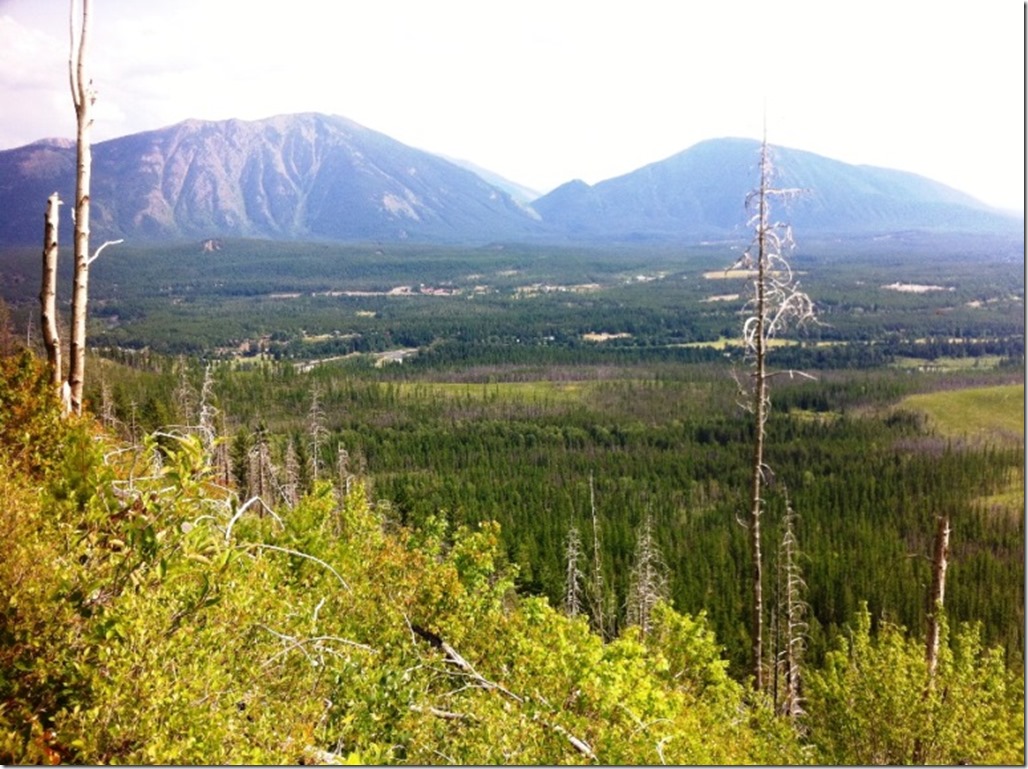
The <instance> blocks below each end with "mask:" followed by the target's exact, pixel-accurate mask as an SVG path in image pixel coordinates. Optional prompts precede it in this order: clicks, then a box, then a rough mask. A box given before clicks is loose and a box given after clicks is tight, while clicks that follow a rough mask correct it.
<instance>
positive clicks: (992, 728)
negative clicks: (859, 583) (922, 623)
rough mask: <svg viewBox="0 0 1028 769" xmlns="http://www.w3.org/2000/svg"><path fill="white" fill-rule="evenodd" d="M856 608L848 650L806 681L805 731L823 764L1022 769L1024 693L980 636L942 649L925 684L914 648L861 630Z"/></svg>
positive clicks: (890, 633)
mask: <svg viewBox="0 0 1028 769" xmlns="http://www.w3.org/2000/svg"><path fill="white" fill-rule="evenodd" d="M871 624H872V623H871V615H870V613H869V612H868V611H867V608H866V607H865V608H864V610H863V611H862V612H861V613H860V614H859V615H858V616H857V621H856V625H855V627H854V628H853V629H852V633H851V636H850V638H849V640H848V641H846V640H841V641H840V643H839V647H838V649H837V650H835V651H833V652H831V653H829V655H828V657H827V659H826V661H825V667H824V668H823V669H822V670H814V671H810V672H809V673H808V674H807V679H806V681H807V689H806V694H807V712H808V714H809V715H808V717H807V719H806V726H807V728H808V729H809V736H810V739H811V741H812V742H813V743H814V744H815V745H816V746H817V748H818V750H819V755H820V757H821V759H822V760H823V761H824V762H825V763H829V764H908V763H928V764H956V763H970V764H1015V765H1016V764H1023V763H1024V686H1023V679H1022V678H1021V677H1020V676H1017V675H1014V674H1013V673H1012V672H1008V671H1007V669H1006V668H1005V666H1004V663H1003V657H1002V653H1001V652H1000V651H999V650H997V649H988V650H987V649H984V648H983V646H982V644H981V635H980V628H979V627H977V626H974V625H970V626H966V627H964V628H962V629H961V630H960V631H959V632H958V633H957V634H956V637H955V638H954V639H953V644H952V648H950V647H949V646H946V645H945V644H944V645H943V651H942V654H941V656H940V663H939V667H938V670H937V673H936V676H935V679H934V680H933V681H930V680H929V677H928V670H927V663H926V662H925V648H924V643H923V642H922V641H919V640H917V639H914V638H910V637H908V636H907V634H906V633H905V631H904V629H903V628H902V627H899V626H897V625H894V624H892V623H889V622H880V623H879V625H878V628H877V631H876V632H875V633H872V630H871Z"/></svg>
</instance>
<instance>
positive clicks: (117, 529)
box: [0, 346, 1024, 765]
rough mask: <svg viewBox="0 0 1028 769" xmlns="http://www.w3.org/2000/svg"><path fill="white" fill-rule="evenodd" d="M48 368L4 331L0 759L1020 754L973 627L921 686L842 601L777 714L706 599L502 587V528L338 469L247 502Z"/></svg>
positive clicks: (914, 652) (755, 758)
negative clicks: (561, 595)
mask: <svg viewBox="0 0 1028 769" xmlns="http://www.w3.org/2000/svg"><path fill="white" fill-rule="evenodd" d="M47 379H48V377H47V374H46V371H45V367H44V366H43V365H41V364H40V363H39V362H37V361H35V360H34V359H33V358H32V356H31V355H30V354H28V353H25V352H22V351H18V350H17V349H12V348H11V347H10V346H8V347H7V349H3V350H0V385H2V388H0V417H2V418H0V491H2V493H3V498H4V500H5V515H4V516H3V517H2V518H0V606H2V607H3V611H0V702H2V703H3V707H2V708H0V761H2V762H3V763H5V764H6V763H16V764H25V763H41V764H56V763H71V764H86V765H105V764H118V763H127V764H234V763H243V764H255V765H259V764H267V763H279V764H307V763H330V764H336V763H349V764H388V765H396V764H405V763H410V764H415V765H426V764H435V763H439V762H443V763H448V764H476V765H486V764H496V765H507V764H524V765H535V764H565V763H569V764H570V763H595V764H601V765H603V764H654V765H655V764H658V763H661V764H664V763H667V764H672V765H691V764H708V763H710V764H721V765H727V764H791V763H797V764H803V763H823V764H878V763H882V764H904V763H910V762H912V761H914V762H916V761H922V762H924V763H929V764H948V763H958V762H963V763H996V764H1015V765H1016V764H1019V763H1023V755H1024V742H1023V732H1024V720H1023V707H1022V706H1023V680H1022V678H1021V676H1020V675H1019V674H1017V673H1016V672H1015V671H1014V670H1012V669H1010V670H1008V668H1007V667H1006V665H1005V664H1004V661H1003V658H1002V653H998V652H996V651H989V650H986V649H984V648H983V647H982V644H981V639H980V636H979V633H978V629H977V628H976V626H968V627H958V628H954V629H953V631H952V634H951V636H950V637H949V638H948V639H947V647H946V650H945V652H944V653H943V655H942V658H941V660H940V664H939V667H938V669H937V671H936V672H935V686H930V687H928V688H927V689H926V687H925V681H926V671H925V662H924V646H923V643H922V642H921V641H920V640H919V639H917V638H915V637H907V636H906V634H905V632H904V630H903V629H902V628H900V627H898V626H897V625H894V624H892V623H890V622H887V621H884V620H879V619H878V618H877V617H876V618H875V620H876V622H875V628H874V630H873V631H872V627H871V626H872V616H871V614H870V613H869V612H868V611H866V610H865V611H861V612H859V613H858V614H857V615H856V616H855V617H854V622H853V624H852V627H851V628H850V629H849V632H848V633H847V635H846V640H843V641H841V642H840V645H839V646H838V648H837V649H836V650H834V651H832V652H831V653H830V654H829V658H828V660H827V662H826V664H825V665H824V666H823V667H820V668H816V669H815V668H813V667H811V668H810V669H808V670H807V671H806V672H805V678H804V681H805V697H806V700H805V709H804V710H805V712H804V714H803V715H802V716H801V717H800V718H801V721H799V722H794V721H793V720H792V719H789V718H786V717H784V716H782V715H779V714H776V712H775V711H774V710H773V709H772V705H771V701H770V700H769V699H766V698H763V697H759V696H753V695H752V694H749V695H748V694H747V693H746V690H745V687H744V685H743V684H742V683H740V682H737V681H735V680H733V679H732V678H731V677H730V676H729V675H727V673H726V665H725V663H724V661H723V660H722V659H721V658H720V647H719V643H718V639H717V638H716V637H715V636H714V635H713V633H712V632H711V630H710V628H709V625H708V622H707V620H706V618H705V617H704V616H703V615H702V614H700V615H689V614H684V613H679V612H677V611H675V610H674V609H672V608H670V607H669V606H667V605H666V604H663V603H659V604H655V605H654V606H653V607H652V614H651V615H650V621H649V623H648V625H647V627H646V628H645V629H644V628H643V627H642V626H638V625H633V626H631V627H628V628H625V629H624V630H623V631H622V632H621V633H620V634H619V635H618V637H616V638H603V637H601V636H600V635H599V634H597V633H595V632H593V631H592V630H591V629H590V626H589V622H588V620H587V619H586V618H585V617H584V616H581V615H579V616H567V615H566V614H565V613H564V612H562V611H559V610H557V609H556V608H554V607H552V606H550V605H549V604H548V603H547V601H546V600H545V599H542V598H539V597H531V596H525V595H519V594H517V593H515V592H514V590H513V586H514V580H515V578H516V576H517V572H516V568H515V567H512V566H511V565H510V564H509V562H507V560H506V559H505V557H504V553H503V550H502V548H501V547H500V546H499V544H498V535H499V529H498V527H497V526H496V525H495V524H490V523H483V524H482V525H479V526H473V527H463V526H462V527H457V528H455V529H450V528H449V527H448V526H447V524H446V523H445V521H444V519H443V517H441V516H439V517H434V518H432V519H431V520H428V521H426V522H425V524H426V525H424V526H422V527H420V528H419V529H418V530H410V529H407V528H406V527H404V526H401V525H399V524H398V522H396V521H395V520H390V519H389V516H388V512H389V511H388V509H387V508H385V506H380V505H376V504H375V502H374V500H373V499H372V498H371V497H369V496H368V494H367V493H366V492H365V487H364V484H363V483H362V478H361V477H360V476H352V475H351V476H348V477H347V478H346V480H345V483H340V487H339V488H338V489H337V488H334V487H333V485H332V483H331V482H329V481H328V480H326V479H324V478H322V479H320V480H319V479H317V478H315V479H313V483H312V485H311V487H310V489H309V490H307V491H306V493H302V494H301V493H300V492H299V491H298V490H297V489H296V488H293V489H292V491H288V489H286V491H288V496H287V497H283V498H281V499H279V500H272V498H271V496H270V495H269V497H268V500H269V503H270V504H263V503H262V502H261V500H259V499H257V498H256V497H249V496H243V495H242V490H241V489H238V488H234V487H233V486H232V485H231V484H229V485H228V486H226V483H225V478H224V474H223V469H222V467H221V460H219V458H218V453H219V449H218V448H217V445H216V444H211V443H210V442H209V441H208V440H207V438H205V437H204V431H203V430H202V429H194V428H184V429H183V428H168V429H166V430H163V431H161V432H159V433H154V434H150V435H146V436H143V437H141V438H140V439H139V440H138V441H137V442H135V443H131V444H123V443H119V442H117V441H116V440H115V439H114V438H113V437H112V436H110V435H108V434H105V433H103V432H102V431H101V430H99V428H98V427H97V426H95V425H93V424H90V423H89V422H88V421H80V422H77V423H72V422H68V421H64V420H61V419H60V417H59V416H58V415H57V404H56V403H55V399H54V397H53V395H52V393H51V392H50V390H49V387H48V385H47ZM344 489H345V491H344ZM40 564H46V565H47V568H40ZM923 737H930V739H922V738H923Z"/></svg>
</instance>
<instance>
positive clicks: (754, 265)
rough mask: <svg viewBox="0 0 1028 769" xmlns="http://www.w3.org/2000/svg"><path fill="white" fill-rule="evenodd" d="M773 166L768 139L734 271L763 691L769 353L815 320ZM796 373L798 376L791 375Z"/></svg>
mask: <svg viewBox="0 0 1028 769" xmlns="http://www.w3.org/2000/svg"><path fill="white" fill-rule="evenodd" d="M773 170H774V169H773V166H772V162H771V153H770V149H769V147H768V144H767V138H766V137H765V138H764V140H763V141H762V142H761V146H760V186H759V187H758V188H757V189H755V190H754V191H753V192H751V193H750V194H749V195H748V196H747V199H746V207H747V209H749V210H751V211H752V212H753V213H752V216H751V218H750V220H749V226H750V227H751V228H752V230H753V239H752V241H751V242H750V246H749V247H748V248H747V249H746V251H745V252H744V253H743V255H742V257H741V258H740V259H739V260H738V261H737V262H736V264H735V265H734V266H733V269H744V270H746V271H747V272H749V273H751V274H752V276H753V292H752V294H751V296H750V298H749V300H748V301H747V303H746V307H745V311H746V312H747V313H748V316H747V318H746V320H745V322H744V323H743V329H742V336H743V345H744V347H745V350H746V356H747V358H748V360H749V362H750V366H751V373H750V378H749V379H750V381H749V384H748V386H742V385H741V389H742V390H743V393H744V399H745V401H744V404H743V405H744V407H745V408H747V410H749V411H750V413H751V414H752V415H753V425H754V431H753V434H754V439H753V456H752V460H751V463H750V464H751V474H750V494H749V501H750V510H749V518H748V520H747V522H746V525H747V527H748V529H749V540H750V558H751V561H752V572H751V584H752V590H753V605H752V607H751V616H750V633H751V644H752V655H751V656H752V665H753V668H752V669H753V686H754V689H756V690H757V691H762V690H763V689H764V588H763V584H764V577H763V558H762V553H761V516H762V514H763V511H764V496H763V494H764V486H765V484H766V482H767V479H768V473H769V468H768V467H767V465H766V464H765V462H764V442H765V438H766V435H767V421H768V417H769V415H770V411H771V400H770V395H769V381H770V378H771V376H772V373H771V372H769V370H768V365H767V355H768V350H769V347H770V344H769V343H770V340H771V339H772V338H773V337H774V336H776V335H777V334H778V333H780V332H782V331H783V330H784V329H785V328H786V327H787V326H789V325H790V324H801V323H803V322H804V321H806V320H810V319H812V318H813V317H814V306H813V303H812V302H811V300H810V297H809V296H807V295H806V294H805V293H803V292H802V291H800V290H799V283H798V282H797V281H796V280H795V276H794V275H793V272H792V268H791V267H790V266H789V262H788V260H787V259H786V252H787V251H788V250H789V249H790V248H791V246H792V229H791V228H790V227H789V226H788V225H787V224H785V223H783V222H779V221H775V220H774V219H772V217H771V205H770V204H771V201H772V199H775V198H783V197H789V196H791V195H793V194H795V193H796V192H798V190H794V189H778V188H775V187H772V184H771V182H772V175H773ZM792 373H796V372H792Z"/></svg>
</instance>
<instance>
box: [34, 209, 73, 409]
mask: <svg viewBox="0 0 1028 769" xmlns="http://www.w3.org/2000/svg"><path fill="white" fill-rule="evenodd" d="M60 205H61V199H60V197H59V196H58V194H57V193H56V192H55V193H54V194H53V195H51V196H50V197H49V199H48V200H47V201H46V218H45V221H44V225H43V279H42V285H41V286H40V289H39V312H40V322H41V325H42V326H43V345H44V346H45V347H46V358H47V361H48V362H49V364H50V382H51V384H52V385H53V386H54V389H55V390H56V392H57V393H58V394H59V395H60V396H61V401H62V402H64V403H65V404H66V405H65V410H67V392H66V391H65V387H64V371H63V368H62V362H61V337H60V334H59V332H58V330H57V241H58V238H57V225H58V223H59V221H60V216H59V213H58V212H59V207H60Z"/></svg>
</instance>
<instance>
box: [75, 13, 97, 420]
mask: <svg viewBox="0 0 1028 769" xmlns="http://www.w3.org/2000/svg"><path fill="white" fill-rule="evenodd" d="M89 10H90V0H82V26H81V28H80V29H79V36H78V40H77V41H76V40H75V13H74V12H75V0H72V13H71V57H70V59H69V62H68V68H69V72H70V75H71V95H72V101H73V102H74V104H75V117H76V120H77V125H78V131H77V134H76V145H77V148H78V151H77V156H76V172H75V214H74V215H75V222H74V223H75V235H74V249H75V278H74V287H73V291H72V297H71V345H70V348H69V361H68V387H69V389H70V395H71V410H72V412H73V413H75V414H81V413H82V387H83V384H84V382H85V373H86V310H87V305H88V302H89V262H90V258H89V184H90V172H91V169H92V163H93V157H92V148H91V147H90V141H89V135H90V129H91V127H92V124H93V118H92V107H93V102H94V101H95V100H96V94H95V92H94V91H93V86H92V81H91V80H90V79H89V72H88V70H87V68H86V61H87V55H88V52H89Z"/></svg>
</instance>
